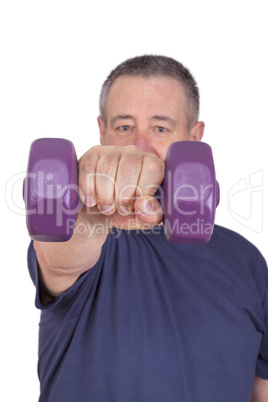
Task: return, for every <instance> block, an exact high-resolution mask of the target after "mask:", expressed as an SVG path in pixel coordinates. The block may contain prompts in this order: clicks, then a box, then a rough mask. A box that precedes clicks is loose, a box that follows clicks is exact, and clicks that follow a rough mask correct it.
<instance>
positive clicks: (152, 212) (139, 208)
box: [135, 196, 163, 227]
mask: <svg viewBox="0 0 268 402" xmlns="http://www.w3.org/2000/svg"><path fill="white" fill-rule="evenodd" d="M135 214H136V219H137V226H144V224H146V225H149V226H150V227H153V226H155V225H157V224H159V223H160V222H162V220H163V210H162V208H161V205H160V203H159V202H158V201H157V199H156V198H155V197H152V196H143V197H140V198H138V199H137V200H136V202H135Z"/></svg>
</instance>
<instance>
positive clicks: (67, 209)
mask: <svg viewBox="0 0 268 402" xmlns="http://www.w3.org/2000/svg"><path fill="white" fill-rule="evenodd" d="M160 190H161V191H159V192H158V194H160V195H161V197H160V199H161V204H162V207H163V210H164V226H165V233H166V237H167V239H168V240H169V241H170V242H172V243H176V244H203V243H205V242H207V241H208V240H209V239H210V237H211V234H212V230H213V225H214V218H215V209H216V207H217V205H218V203H219V185H218V183H217V181H216V179H215V169H214V163H213V157H212V151H211V148H210V146H209V145H207V144H205V143H201V142H193V141H182V142H176V143H173V144H171V146H170V147H169V149H168V152H167V156H166V174H165V179H164V181H163V183H162V186H161V188H160ZM162 190H163V191H162ZM161 193H162V194H161ZM23 198H24V201H25V207H26V223H27V227H28V232H29V234H30V236H31V238H32V239H35V240H38V241H47V242H51V241H58V242H60V241H67V240H69V239H70V238H71V236H72V234H73V227H74V222H75V221H76V218H77V215H78V212H79V210H80V209H81V207H82V205H83V204H82V203H81V201H80V199H79V195H78V164H77V156H76V152H75V148H74V146H73V144H72V142H71V141H68V140H65V139H61V138H41V139H38V140H36V141H34V142H33V143H32V145H31V149H30V155H29V161H28V168H27V175H26V178H25V180H24V184H23Z"/></svg>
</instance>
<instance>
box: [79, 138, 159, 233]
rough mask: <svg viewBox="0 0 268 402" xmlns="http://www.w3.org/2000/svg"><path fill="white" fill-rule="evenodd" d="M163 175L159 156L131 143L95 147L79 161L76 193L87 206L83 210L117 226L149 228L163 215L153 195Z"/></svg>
mask: <svg viewBox="0 0 268 402" xmlns="http://www.w3.org/2000/svg"><path fill="white" fill-rule="evenodd" d="M164 174H165V163H164V161H163V160H162V159H160V158H158V157H157V156H156V155H154V154H151V153H147V152H144V151H142V150H141V149H139V148H137V147H136V146H134V145H129V146H113V145H112V146H106V145H105V146H101V145H99V146H95V147H93V148H91V149H90V150H89V151H87V152H86V153H85V154H84V155H83V156H82V157H81V159H80V160H79V195H80V198H81V200H82V202H83V203H84V204H85V206H86V207H88V208H86V207H84V208H83V213H85V209H86V211H87V213H88V214H89V215H90V214H91V215H92V214H93V213H94V215H96V214H97V215H98V218H97V219H98V220H99V221H103V218H104V217H105V218H106V219H107V218H108V220H109V222H110V225H112V226H115V227H120V228H126V229H136V228H139V229H141V228H149V227H153V226H155V225H156V224H159V223H160V222H161V221H162V218H163V212H162V209H161V206H160V204H159V202H158V201H157V199H156V198H155V197H154V194H155V193H156V191H157V189H158V188H159V186H160V184H161V183H162V181H163V178H164ZM95 219H96V218H95ZM95 219H94V220H95Z"/></svg>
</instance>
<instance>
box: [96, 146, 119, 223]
mask: <svg viewBox="0 0 268 402" xmlns="http://www.w3.org/2000/svg"><path fill="white" fill-rule="evenodd" d="M119 161H120V152H119V151H118V150H116V149H115V148H113V149H111V150H110V151H109V152H105V153H104V154H103V155H101V157H100V159H99V161H98V164H97V169H96V196H97V206H98V208H99V210H100V212H101V213H103V214H104V215H111V214H113V213H114V212H115V209H116V208H115V190H114V187H115V179H116V174H117V169H118V165H119Z"/></svg>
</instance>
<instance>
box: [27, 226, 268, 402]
mask: <svg viewBox="0 0 268 402" xmlns="http://www.w3.org/2000/svg"><path fill="white" fill-rule="evenodd" d="M28 264H29V270H30V274H31V277H32V280H33V282H34V283H35V285H36V290H37V294H36V307H37V308H39V309H41V310H42V312H41V320H40V335H39V363H38V373H39V378H40V384H41V393H40V402H201V401H202V402H203V401H204V402H249V401H250V396H251V393H252V390H253V382H254V375H255V374H256V375H258V376H259V377H261V378H264V379H268V271H267V265H266V262H265V260H264V259H263V257H262V256H261V254H260V253H259V251H258V250H257V249H256V248H255V247H254V246H253V245H252V244H251V243H249V242H248V241H247V240H245V239H244V238H243V237H241V236H240V235H238V234H236V233H234V232H232V231H230V230H227V229H224V228H222V227H219V226H215V228H214V233H213V236H212V238H211V240H210V242H209V243H207V244H205V245H202V246H197V245H193V246H190V245H187V246H183V245H172V244H170V243H169V242H168V241H167V240H166V238H165V235H164V232H163V227H162V226H159V227H157V228H155V229H153V230H148V231H140V232H139V231H120V230H116V229H114V230H113V231H112V233H111V234H109V236H108V237H107V239H106V242H105V244H104V246H103V248H102V253H101V257H100V259H99V261H98V262H97V263H96V265H95V266H94V267H93V268H91V269H90V270H89V271H87V272H86V273H84V274H83V275H82V276H81V277H80V278H79V279H78V281H77V282H76V283H75V284H74V285H73V286H72V287H71V288H70V289H69V290H68V291H66V292H65V293H64V294H63V295H61V296H59V297H57V298H55V299H54V300H53V301H51V302H50V303H49V304H47V305H42V302H41V298H40V289H39V278H38V264H37V260H36V255H35V251H34V248H33V244H32V243H31V244H30V247H29V252H28Z"/></svg>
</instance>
